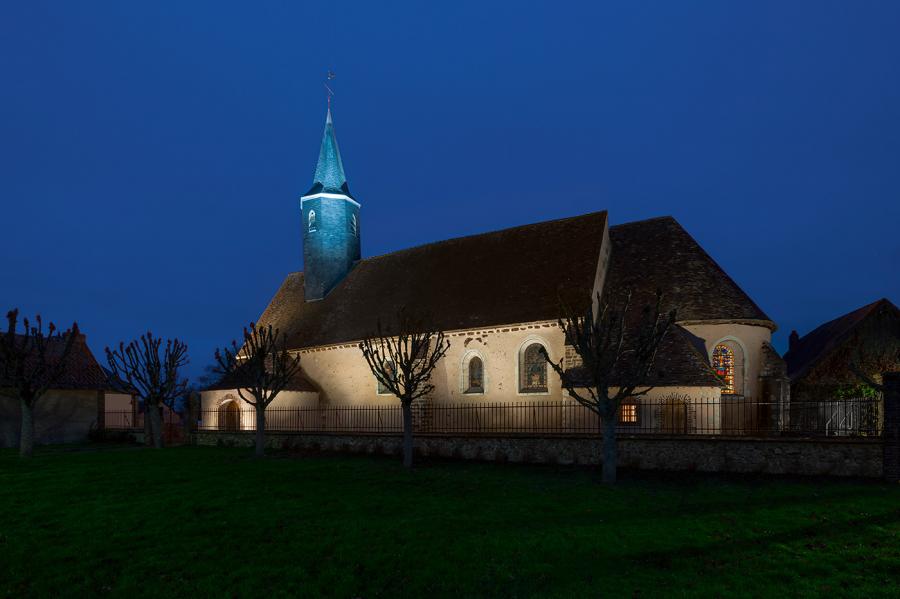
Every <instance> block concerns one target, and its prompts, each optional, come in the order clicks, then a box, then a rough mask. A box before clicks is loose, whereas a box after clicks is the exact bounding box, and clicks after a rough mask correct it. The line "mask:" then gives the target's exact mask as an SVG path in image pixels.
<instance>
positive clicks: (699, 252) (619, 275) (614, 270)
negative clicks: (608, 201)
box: [607, 216, 771, 322]
mask: <svg viewBox="0 0 900 599" xmlns="http://www.w3.org/2000/svg"><path fill="white" fill-rule="evenodd" d="M609 236H610V240H611V241H612V258H611V264H610V273H609V278H608V279H607V288H608V289H631V290H632V292H633V294H634V298H633V302H634V304H635V305H638V306H641V305H646V304H647V303H648V302H652V301H653V300H654V294H655V293H656V290H657V288H658V289H661V290H662V292H663V294H664V299H665V300H666V303H667V304H670V305H674V306H677V308H678V320H679V321H681V322H683V321H694V320H759V321H771V319H770V318H769V317H768V316H767V315H766V313H765V312H763V311H762V309H761V308H760V307H759V306H757V305H756V303H755V302H754V301H753V300H752V299H750V296H748V295H747V294H746V293H745V292H744V290H743V289H741V288H740V287H738V285H737V283H735V282H734V280H733V279H732V278H731V277H729V276H728V275H727V274H726V273H725V271H724V270H722V267H720V266H719V265H718V264H717V263H716V261H715V260H713V259H712V257H710V255H709V254H707V253H706V252H705V251H704V250H703V248H702V247H700V244H698V243H697V242H696V241H695V240H694V238H693V237H691V236H690V234H689V233H688V232H687V231H685V230H684V228H683V227H682V226H681V225H680V224H678V221H676V220H675V219H674V218H672V217H671V216H663V217H660V218H653V219H650V220H642V221H637V222H633V223H626V224H624V225H618V226H615V227H611V228H610V229H609Z"/></svg>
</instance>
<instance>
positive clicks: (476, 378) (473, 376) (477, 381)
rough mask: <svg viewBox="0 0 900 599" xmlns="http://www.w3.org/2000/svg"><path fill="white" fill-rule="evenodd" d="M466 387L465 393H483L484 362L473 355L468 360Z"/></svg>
mask: <svg viewBox="0 0 900 599" xmlns="http://www.w3.org/2000/svg"><path fill="white" fill-rule="evenodd" d="M468 374H469V376H468V387H467V388H466V393H484V363H483V362H482V361H481V358H479V357H478V356H474V357H473V358H472V359H471V360H469V373H468Z"/></svg>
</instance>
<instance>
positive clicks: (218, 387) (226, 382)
mask: <svg viewBox="0 0 900 599" xmlns="http://www.w3.org/2000/svg"><path fill="white" fill-rule="evenodd" d="M238 379H239V377H238V376H236V375H231V376H225V377H221V378H219V380H217V381H216V382H215V383H214V384H212V385H210V386H208V387H204V389H203V390H204V391H224V390H228V389H236V388H238V387H240V386H242V385H241V384H240V383H239V382H238ZM284 390H285V391H304V392H309V393H314V392H316V391H318V389H316V388H315V387H314V386H313V385H312V383H310V382H309V381H308V380H307V379H306V378H305V377H304V376H303V375H302V374H301V373H300V372H298V373H296V374H295V375H294V376H293V377H291V380H290V381H289V382H288V384H287V385H286V386H285V388H284Z"/></svg>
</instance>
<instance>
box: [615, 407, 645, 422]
mask: <svg viewBox="0 0 900 599" xmlns="http://www.w3.org/2000/svg"><path fill="white" fill-rule="evenodd" d="M640 422H641V412H640V409H639V406H638V403H637V402H635V401H629V402H625V403H623V404H622V405H621V406H619V424H631V425H636V424H640Z"/></svg>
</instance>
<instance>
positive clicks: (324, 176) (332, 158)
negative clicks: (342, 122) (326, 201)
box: [310, 107, 350, 195]
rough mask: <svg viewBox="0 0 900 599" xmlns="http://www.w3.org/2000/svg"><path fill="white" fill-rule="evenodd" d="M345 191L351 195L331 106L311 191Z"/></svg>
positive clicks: (326, 118) (326, 119)
mask: <svg viewBox="0 0 900 599" xmlns="http://www.w3.org/2000/svg"><path fill="white" fill-rule="evenodd" d="M314 191H315V192H316V193H318V192H331V193H344V194H347V195H349V193H350V190H349V188H348V187H347V177H346V175H344V165H343V163H342V162H341V152H340V150H338V144H337V138H336V137H335V135H334V122H333V121H332V120H331V107H329V108H328V113H327V116H326V117H325V133H324V134H323V135H322V147H321V148H320V149H319V162H318V163H317V164H316V174H315V176H314V177H313V189H312V190H310V192H314Z"/></svg>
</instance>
